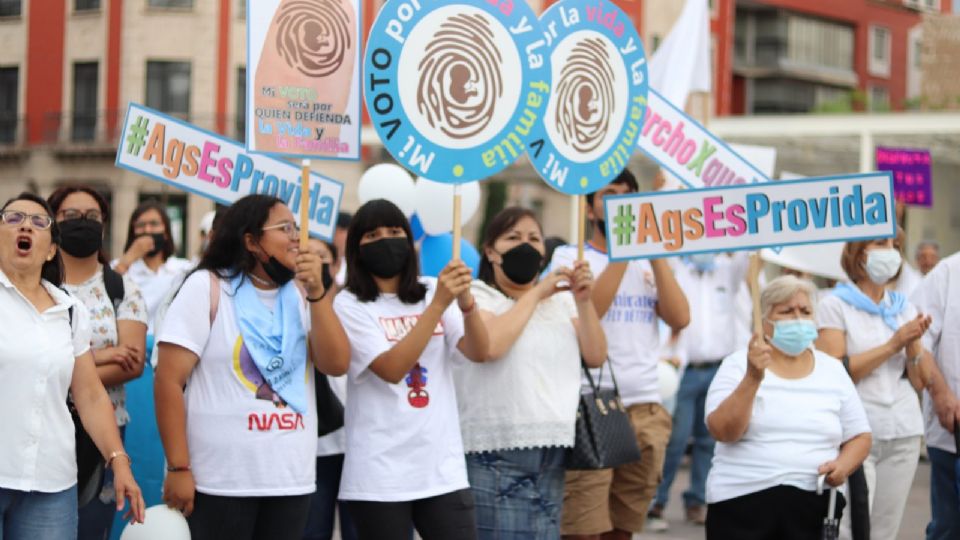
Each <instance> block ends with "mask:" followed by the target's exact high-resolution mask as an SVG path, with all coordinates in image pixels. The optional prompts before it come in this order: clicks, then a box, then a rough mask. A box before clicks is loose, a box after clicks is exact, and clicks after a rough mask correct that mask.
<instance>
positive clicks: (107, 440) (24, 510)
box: [0, 193, 144, 540]
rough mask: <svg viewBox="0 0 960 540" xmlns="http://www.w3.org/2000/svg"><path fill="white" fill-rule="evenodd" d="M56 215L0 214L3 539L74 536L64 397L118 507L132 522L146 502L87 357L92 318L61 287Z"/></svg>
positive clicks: (43, 208) (73, 470)
mask: <svg viewBox="0 0 960 540" xmlns="http://www.w3.org/2000/svg"><path fill="white" fill-rule="evenodd" d="M53 216H54V213H53V211H52V210H51V209H50V206H49V205H48V204H47V203H46V201H44V200H43V199H41V198H40V197H38V196H36V195H33V194H30V193H22V194H20V195H19V196H17V197H15V198H13V199H11V200H9V201H7V203H6V204H4V205H3V207H2V208H0V313H2V314H3V315H2V316H3V324H0V380H2V381H3V384H4V390H3V392H0V433H2V434H3V444H0V536H3V537H4V538H6V539H7V540H32V539H34V538H75V537H76V534H77V456H76V448H75V444H74V424H73V421H72V419H71V417H70V411H69V410H68V409H67V391H68V390H69V391H70V392H71V394H72V396H73V402H74V404H75V405H76V408H77V413H78V414H79V416H80V420H81V421H82V422H83V425H84V427H85V429H86V430H87V432H88V433H89V434H90V438H91V439H92V440H93V442H94V443H95V444H96V446H97V448H98V449H99V450H100V453H101V454H102V455H104V456H106V461H107V466H108V467H110V468H111V469H112V470H113V473H114V482H113V485H114V489H115V492H116V499H117V501H118V505H116V506H120V507H122V506H123V505H124V501H125V499H128V500H129V501H130V504H131V508H130V514H132V516H133V518H134V520H136V521H139V522H142V521H143V513H144V508H143V507H144V504H143V497H142V496H141V494H140V488H139V487H137V484H136V482H134V479H133V474H132V473H131V471H130V458H129V456H128V455H127V454H126V453H125V452H124V451H123V443H122V442H121V438H120V433H119V431H118V430H117V424H116V420H115V418H114V413H113V407H112V406H111V403H110V397H109V396H108V395H107V393H106V391H105V390H104V388H103V384H102V383H101V382H100V377H98V375H97V369H96V366H95V365H94V359H93V353H92V352H91V350H90V342H91V333H92V332H91V325H90V315H89V314H88V312H87V309H85V307H84V305H83V304H81V303H80V302H79V301H78V300H77V299H76V298H74V297H72V296H70V295H69V294H67V293H66V292H64V291H63V290H62V289H60V288H58V287H59V286H60V285H61V282H62V276H63V261H62V259H61V257H60V253H59V249H58V246H59V243H60V229H59V227H58V226H57V223H56V221H55V220H54V219H53ZM116 506H115V507H116ZM117 509H119V508H117ZM130 514H128V515H130Z"/></svg>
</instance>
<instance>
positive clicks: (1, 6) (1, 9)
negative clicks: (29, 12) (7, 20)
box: [0, 0, 22, 17]
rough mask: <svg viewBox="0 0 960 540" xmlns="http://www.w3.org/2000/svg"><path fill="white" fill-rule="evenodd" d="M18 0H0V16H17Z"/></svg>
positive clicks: (18, 12)
mask: <svg viewBox="0 0 960 540" xmlns="http://www.w3.org/2000/svg"><path fill="white" fill-rule="evenodd" d="M21 3H22V2H21V1H20V0H0V17H19V16H20V4H21Z"/></svg>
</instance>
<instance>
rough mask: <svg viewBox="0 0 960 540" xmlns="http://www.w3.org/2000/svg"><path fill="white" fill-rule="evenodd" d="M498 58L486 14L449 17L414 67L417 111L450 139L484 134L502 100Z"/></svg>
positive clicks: (500, 57)
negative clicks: (417, 77) (497, 103)
mask: <svg viewBox="0 0 960 540" xmlns="http://www.w3.org/2000/svg"><path fill="white" fill-rule="evenodd" d="M502 64H503V59H502V56H501V54H500V48H499V47H498V46H497V44H496V43H495V41H494V38H493V31H492V30H491V29H490V21H489V20H488V19H487V17H486V16H485V15H481V14H473V15H455V16H453V17H450V18H448V19H447V20H446V21H444V22H443V23H442V24H440V27H439V29H438V30H437V31H436V33H435V34H434V36H433V39H432V40H430V42H429V43H428V44H427V47H426V50H425V51H424V56H423V59H422V60H421V61H420V64H419V66H417V67H418V72H419V80H420V82H419V84H418V86H417V110H418V111H419V112H420V114H421V115H423V117H424V118H425V119H426V121H427V122H428V123H429V124H430V126H431V127H433V128H436V129H439V130H440V131H442V132H443V133H444V134H446V135H447V136H449V137H452V138H454V139H465V138H467V137H472V136H474V135H476V134H477V133H480V132H481V131H483V129H484V128H486V127H487V124H489V123H490V120H491V118H493V110H494V107H495V105H496V102H497V100H498V99H499V98H500V97H502V95H503V78H502V74H501V69H502Z"/></svg>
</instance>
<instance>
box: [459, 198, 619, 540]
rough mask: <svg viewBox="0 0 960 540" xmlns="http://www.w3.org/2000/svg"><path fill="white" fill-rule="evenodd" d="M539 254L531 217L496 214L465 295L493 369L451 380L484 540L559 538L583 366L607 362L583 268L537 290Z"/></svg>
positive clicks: (474, 366) (469, 368)
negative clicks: (483, 329)
mask: <svg viewBox="0 0 960 540" xmlns="http://www.w3.org/2000/svg"><path fill="white" fill-rule="evenodd" d="M544 250H545V248H544V244H543V231H542V230H541V228H540V224H539V223H538V222H537V219H536V217H535V215H534V213H533V212H531V211H530V210H526V209H524V208H518V207H514V208H507V209H505V210H503V211H502V212H500V213H499V214H497V215H496V216H495V217H494V218H493V219H492V220H491V221H490V224H489V225H488V226H487V230H486V232H485V235H484V243H483V247H482V251H483V253H482V256H481V259H480V275H479V278H480V280H478V281H474V282H473V286H472V287H471V291H472V292H473V297H474V298H475V299H476V301H477V307H478V309H479V310H480V318H481V319H483V321H484V322H485V323H486V325H487V332H488V333H489V335H490V353H489V356H490V359H489V360H488V361H487V362H485V363H473V362H463V363H460V364H458V365H457V366H456V369H455V370H454V380H455V381H456V383H457V401H458V404H459V406H460V427H461V432H462V434H463V445H464V450H466V452H467V473H468V475H469V479H470V487H471V488H472V490H473V497H474V499H475V500H476V505H477V532H478V535H479V537H480V538H481V539H484V538H489V539H506V538H515V539H521V538H523V539H531V540H534V539H543V540H553V539H555V538H559V537H560V509H561V507H562V505H563V476H564V466H563V464H564V461H563V458H564V455H565V452H566V449H567V448H569V447H571V446H573V443H574V436H575V424H576V417H577V401H578V398H579V396H580V371H581V368H580V358H581V355H582V357H583V361H584V363H585V364H586V365H587V366H589V367H599V366H600V365H601V364H602V363H603V361H604V360H605V359H606V355H607V342H606V337H605V336H604V333H603V328H602V327H601V326H600V318H599V317H597V312H596V310H595V309H594V307H593V303H592V302H591V300H590V295H591V292H592V291H593V276H592V275H591V274H590V268H589V266H588V265H587V263H586V262H585V261H577V262H575V263H574V266H573V268H565V267H558V268H555V269H554V270H553V271H551V272H550V273H548V274H546V275H544V276H543V278H542V279H541V280H539V282H538V281H537V277H538V276H539V274H540V272H541V270H542V269H543V266H544V259H543V254H544Z"/></svg>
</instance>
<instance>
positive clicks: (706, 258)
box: [688, 253, 716, 272]
mask: <svg viewBox="0 0 960 540" xmlns="http://www.w3.org/2000/svg"><path fill="white" fill-rule="evenodd" d="M688 259H690V264H692V265H693V266H694V268H696V269H697V270H698V271H700V272H709V271H711V270H713V268H714V267H715V266H716V255H714V254H713V253H694V254H693V255H690V256H689V257H688Z"/></svg>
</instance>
